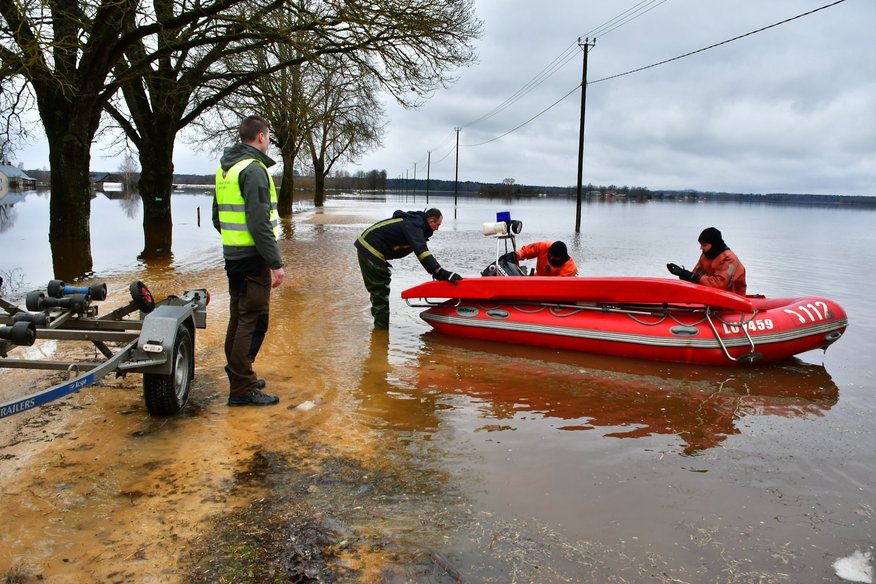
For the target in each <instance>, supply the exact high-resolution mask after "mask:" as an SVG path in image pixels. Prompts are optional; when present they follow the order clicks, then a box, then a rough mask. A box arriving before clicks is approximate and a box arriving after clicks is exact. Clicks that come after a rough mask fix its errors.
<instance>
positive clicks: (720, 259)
mask: <svg viewBox="0 0 876 584" xmlns="http://www.w3.org/2000/svg"><path fill="white" fill-rule="evenodd" d="M699 242H700V250H701V251H702V254H700V259H699V261H697V265H695V266H694V269H693V271H692V272H691V271H688V270H685V269H684V268H682V267H681V266H679V265H677V264H666V269H667V270H669V273H670V274H672V275H674V276H678V278H679V279H680V280H686V281H688V282H693V283H694V284H700V285H702V286H711V287H712V288H720V289H721V290H729V291H731V292H735V293H736V294H739V295H741V296H745V291H746V289H747V285H746V283H745V266H743V265H742V262H740V261H739V258H738V257H736V254H735V253H733V252H732V251H730V248H729V247H727V244H726V243H724V239H723V238H722V237H721V232H720V231H718V230H717V229H715V228H714V227H708V228H706V229H704V230H703V232H702V233H700V237H699Z"/></svg>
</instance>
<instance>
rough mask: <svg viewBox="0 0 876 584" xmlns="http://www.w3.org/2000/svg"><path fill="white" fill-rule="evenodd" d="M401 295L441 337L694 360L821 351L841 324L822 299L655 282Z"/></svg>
mask: <svg viewBox="0 0 876 584" xmlns="http://www.w3.org/2000/svg"><path fill="white" fill-rule="evenodd" d="M488 269H489V268H488ZM486 272H487V270H485V273H486ZM402 298H405V299H407V301H408V304H410V305H412V306H427V307H428V309H427V310H425V311H424V312H422V313H421V315H420V316H421V317H422V318H423V320H425V321H426V322H428V323H429V324H430V325H431V326H432V327H434V328H435V329H436V330H437V331H440V332H442V333H446V334H450V335H457V336H461V337H470V338H476V339H484V340H491V341H500V342H506V343H519V344H527V345H537V346H542V347H550V348H554V349H561V350H571V351H584V352H588V353H597V354H603V355H615V356H620V357H634V358H639V359H651V360H658V361H674V362H681V363H693V364H701V365H733V364H750V363H769V362H773V361H779V360H782V359H787V358H789V357H792V356H794V355H797V354H799V353H803V352H805V351H810V350H812V349H827V347H829V346H830V345H831V344H833V343H834V342H836V341H837V340H838V339H839V338H840V337H841V336H842V334H843V332H845V330H846V327H847V326H848V319H847V317H846V313H845V311H844V310H843V309H842V307H841V306H840V305H839V304H837V303H836V302H833V301H832V300H828V299H826V298H819V297H803V298H764V297H761V296H747V297H743V296H738V295H736V294H733V293H731V292H726V291H723V290H717V289H715V288H708V287H706V286H700V285H697V284H691V283H689V282H683V281H681V280H670V279H663V278H546V277H539V276H507V277H484V278H466V279H464V280H461V281H459V282H457V283H456V285H453V284H451V283H449V282H437V281H433V282H426V283H424V284H420V285H419V286H414V287H413V288H409V289H407V290H405V291H404V292H402ZM415 299H421V300H422V302H423V303H422V304H414V303H412V302H411V301H412V300H415ZM445 299H446V300H445Z"/></svg>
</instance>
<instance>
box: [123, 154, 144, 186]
mask: <svg viewBox="0 0 876 584" xmlns="http://www.w3.org/2000/svg"><path fill="white" fill-rule="evenodd" d="M139 171H140V167H139V165H138V164H137V161H136V160H134V155H133V154H132V153H131V152H125V159H124V160H123V161H122V163H121V164H119V174H120V175H121V177H122V184H123V185H124V188H125V192H130V191H133V190H134V186H135V183H136V181H137V177H138V175H139Z"/></svg>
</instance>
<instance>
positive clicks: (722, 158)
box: [21, 0, 876, 195]
mask: <svg viewBox="0 0 876 584" xmlns="http://www.w3.org/2000/svg"><path fill="white" fill-rule="evenodd" d="M831 3H832V2H831V1H830V0H771V1H769V2H765V1H764V0H706V1H704V0H645V1H644V2H637V1H636V0H627V1H626V2H619V1H618V0H540V1H538V2H534V1H533V0H477V1H476V11H477V14H478V16H479V18H480V19H481V20H482V21H483V23H484V34H483V36H482V38H481V39H480V40H479V41H478V42H477V52H478V55H479V57H478V61H477V63H476V64H474V65H472V66H471V67H468V68H466V69H462V70H459V71H457V73H456V74H457V80H456V82H455V83H454V84H452V85H451V86H449V87H448V88H447V89H442V90H439V91H437V92H436V93H435V94H434V95H433V96H432V97H431V99H429V100H428V101H427V102H426V103H425V104H424V105H423V106H422V107H420V108H419V109H417V110H412V111H406V110H403V109H401V108H399V107H398V106H396V105H394V104H392V103H388V104H387V106H386V113H387V127H386V134H385V137H384V146H383V147H382V148H380V149H378V150H376V151H374V152H373V153H371V154H369V155H367V156H365V157H363V158H362V159H361V160H360V161H359V163H358V164H356V165H349V164H348V165H346V167H345V168H346V170H348V171H351V172H353V171H356V170H366V171H367V170H371V169H378V170H386V172H387V174H388V176H389V177H390V178H395V177H399V176H405V175H406V174H407V176H408V177H410V178H413V176H414V168H415V167H414V165H415V164H416V175H417V178H425V177H426V172H427V168H426V167H427V155H428V153H429V152H430V151H431V165H430V169H429V172H430V176H431V177H432V178H439V179H447V180H452V179H453V178H454V164H455V150H454V145H455V141H456V133H455V131H454V128H461V130H460V132H459V143H460V148H459V179H460V180H463V181H465V180H472V181H484V182H499V181H502V180H503V179H505V178H512V179H514V181H515V182H516V183H519V184H527V185H551V186H571V185H575V184H576V180H577V164H578V163H577V158H578V131H579V123H580V101H581V94H580V89H579V88H578V86H579V85H580V83H581V69H582V50H581V49H580V48H579V47H578V43H577V41H578V38H579V37H586V36H588V35H589V36H590V37H591V38H592V37H593V36H594V35H593V33H594V31H596V35H595V36H596V45H595V47H593V48H592V49H591V50H590V52H589V57H588V82H589V84H588V86H587V108H586V127H585V146H584V183H585V184H586V183H593V184H596V185H608V184H615V185H619V186H622V185H628V186H643V187H648V188H650V189H652V190H655V189H685V188H691V189H698V190H710V191H731V192H756V193H766V192H791V193H833V194H849V195H852V194H859V195H876V42H874V40H873V32H872V31H873V28H874V26H876V2H874V0H845V1H842V2H840V3H838V4H836V5H835V6H831V7H829V8H825V9H824V10H820V11H818V12H815V13H813V14H810V15H808V16H803V17H801V18H798V19H795V20H791V21H790V22H787V23H785V24H781V25H779V26H776V27H773V28H769V29H767V30H764V31H762V32H759V33H756V34H752V35H749V36H745V37H744V38H741V39H739V40H735V41H733V42H730V43H726V44H722V45H720V46H718V47H715V48H712V49H709V50H707V51H703V52H698V53H696V54H693V55H690V56H687V57H684V58H681V59H678V60H673V61H671V62H669V63H666V64H662V65H659V66H656V67H651V68H647V69H645V70H643V71H639V72H635V73H631V74H629V75H621V76H619V77H615V78H612V79H606V80H604V81H600V80H601V79H605V78H607V77H612V76H615V75H620V74H623V73H626V72H629V71H632V70H635V69H639V68H642V67H647V66H649V65H652V64H655V63H658V62H661V61H664V60H668V59H673V58H675V57H678V56H681V55H684V54H686V53H690V52H693V51H698V50H700V49H703V48H705V47H708V46H710V45H714V44H717V43H721V42H723V41H727V40H729V39H732V38H734V37H737V36H740V35H746V34H747V33H750V32H753V31H755V30H757V29H761V28H764V27H767V26H770V25H772V24H775V23H778V22H780V21H783V20H787V19H791V18H793V17H795V16H798V15H801V14H803V13H806V12H809V11H812V10H815V9H817V8H820V7H822V6H826V5H829V4H831ZM627 9H632V12H630V13H628V16H633V15H635V14H638V16H636V17H635V18H634V19H632V20H629V21H628V22H626V23H623V19H621V20H615V21H613V22H614V25H617V24H620V26H617V27H616V28H615V27H614V25H609V26H607V27H606V26H604V25H606V23H610V22H612V19H615V18H616V17H619V16H621V15H622V13H623V12H624V11H626V10H627ZM600 27H601V28H600ZM547 73H550V75H546V74H547ZM525 87H528V88H529V90H528V91H524V92H522V95H519V94H520V93H521V92H520V90H521V89H522V88H525ZM567 94H568V96H567V97H566V98H565V99H562V98H563V96H566V95H567ZM515 95H517V97H518V98H517V99H515V100H514V101H513V103H510V104H509V103H508V100H509V98H512V97H513V96H515ZM558 100H561V101H559V103H556V105H554V106H553V107H550V106H551V105H552V104H554V103H555V102H557V101H558ZM496 108H501V109H500V110H499V111H496ZM544 110H548V111H545V112H544V113H541V115H538V114H540V112H543V111H544ZM485 116H487V117H485ZM533 116H538V117H537V118H536V119H534V120H532V121H530V122H529V123H527V124H526V125H524V126H523V127H521V128H519V129H516V130H514V128H516V127H517V126H520V125H521V124H523V123H524V122H527V120H530V118H533ZM511 130H514V131H512V132H511V133H508V134H507V135H504V136H503V134H506V133H507V132H509V131H511ZM500 136H502V137H500ZM485 142H486V143H485ZM21 156H22V161H23V162H24V164H25V167H26V168H42V167H44V166H46V163H47V158H48V157H47V154H46V153H45V152H42V153H40V150H39V148H31V149H29V150H28V152H27V153H21ZM215 164H216V161H215V160H212V159H211V158H210V156H209V155H203V154H197V155H193V154H192V153H190V152H189V151H188V149H187V148H185V147H184V146H183V145H181V144H180V145H178V147H177V152H176V156H175V166H176V169H177V172H193V173H212V172H213V170H214V168H215ZM102 165H103V166H106V168H104V167H102ZM117 166H118V163H117V162H115V161H113V160H103V159H102V158H101V152H99V151H97V150H95V152H94V161H93V163H92V168H93V169H100V170H114V169H116V168H117Z"/></svg>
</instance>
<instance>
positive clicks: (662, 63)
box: [587, 0, 846, 85]
mask: <svg viewBox="0 0 876 584" xmlns="http://www.w3.org/2000/svg"><path fill="white" fill-rule="evenodd" d="M845 1H846V0H837V1H836V2H833V3H831V4H826V5H824V6H822V7H820V8H816V9H815V10H810V11H809V12H804V13H803V14H798V15H797V16H794V17H791V18H786V19H785V20H782V21H779V22H776V23H774V24H770V25H769V26H765V27H763V28H759V29H757V30H753V31H751V32H747V33H745V34H741V35H739V36H736V37H733V38H732V39H727V40H726V41H721V42H720V43H715V44H714V45H709V46H708V47H703V48H702V49H697V50H696V51H691V52H689V53H685V54H683V55H679V56H677V57H672V58H671V59H666V60H664V61H660V62H659V63H654V64H652V65H646V66H645V67H639V68H638V69H633V70H631V71H627V72H626V73H618V74H617V75H611V76H609V77H603V78H602V79H596V80H594V81H589V82H588V83H587V85H592V84H594V83H599V82H601V81H608V80H609V79H617V78H618V77H623V76H625V75H632V74H633V73H638V72H639V71H644V70H646V69H652V68H654V67H657V66H658V65H665V64H666V63H671V62H672V61H677V60H679V59H683V58H685V57H690V56H691V55H696V54H697V53H702V52H704V51H708V50H709V49H714V48H715V47H720V46H721V45H726V44H728V43H732V42H733V41H738V40H739V39H742V38H745V37H747V36H751V35H753V34H757V33H759V32H763V31H765V30H768V29H771V28H774V27H777V26H779V25H781V24H786V23H788V22H791V21H792V20H797V19H798V18H803V17H804V16H809V15H810V14H814V13H816V12H818V11H820V10H824V9H826V8H831V7H833V6H836V5H837V4H842V3H843V2H845Z"/></svg>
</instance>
